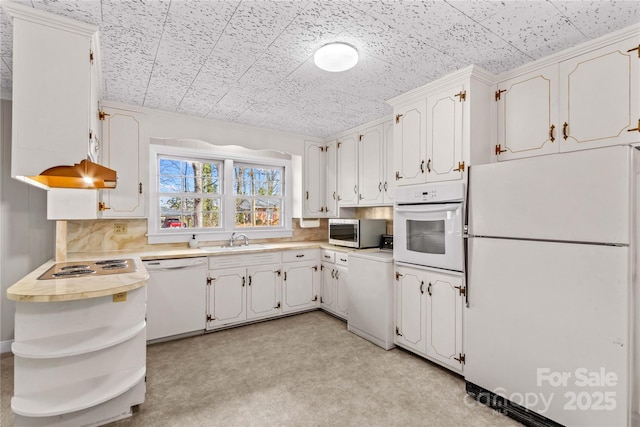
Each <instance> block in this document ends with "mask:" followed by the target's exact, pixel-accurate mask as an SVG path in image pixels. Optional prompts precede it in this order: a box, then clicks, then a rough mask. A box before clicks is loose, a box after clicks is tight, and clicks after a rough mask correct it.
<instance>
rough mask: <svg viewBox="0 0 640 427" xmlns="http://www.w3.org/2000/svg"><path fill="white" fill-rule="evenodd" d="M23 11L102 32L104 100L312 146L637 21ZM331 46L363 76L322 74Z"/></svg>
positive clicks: (5, 76)
mask: <svg viewBox="0 0 640 427" xmlns="http://www.w3.org/2000/svg"><path fill="white" fill-rule="evenodd" d="M16 3H21V4H25V5H28V6H32V7H35V8H37V9H42V10H46V11H49V12H52V13H55V14H59V15H64V16H68V17H71V18H74V19H76V20H78V21H83V22H88V23H93V24H96V25H98V26H99V27H100V44H101V46H100V48H101V55H102V58H101V63H102V71H103V90H104V99H106V100H112V101H119V102H124V103H128V104H135V105H142V106H145V107H150V108H156V109H161V110H167V111H174V112H179V113H184V114H188V115H193V116H199V117H207V118H214V119H221V120H225V121H232V122H237V123H243V124H249V125H255V126H262V127H268V128H275V129H280V130H285V131H292V132H298V133H302V134H307V135H315V136H327V135H331V134H335V133H337V132H340V131H342V130H345V129H348V128H351V127H354V126H357V125H360V124H362V123H365V122H367V121H370V120H374V119H377V118H379V117H382V116H384V115H387V114H391V107H390V106H389V105H388V104H387V103H386V102H385V101H386V100H387V99H389V98H391V97H394V96H396V95H399V94H401V93H403V92H406V91H408V90H410V89H413V88H415V87H418V86H422V85H424V84H426V83H428V82H430V81H432V80H434V79H437V78H438V77H441V76H444V75H446V74H448V73H450V72H452V71H455V70H457V69H460V68H463V67H465V66H467V65H469V64H472V63H473V64H478V65H480V66H481V67H483V68H485V69H487V70H489V71H492V72H495V73H499V72H502V71H506V70H509V69H511V68H514V67H516V66H518V65H522V64H524V63H527V62H530V61H532V60H534V59H537V58H541V57H543V56H546V55H549V54H552V53H554V52H557V51H560V50H562V49H565V48H568V47H571V46H574V45H576V44H578V43H581V42H584V41H587V40H590V39H593V38H596V37H598V36H601V35H604V34H607V33H610V32H612V31H614V30H617V29H620V28H624V27H626V26H629V25H631V24H634V23H638V22H640V1H402V2H401V1H316V2H314V1H300V0H297V1H202V0H201V1H194V0H188V1H186V0H139V1H132V0H57V1H56V0H20V1H16ZM0 22H1V24H2V25H1V29H2V39H1V45H0V49H1V52H0V54H1V60H2V61H1V66H2V92H3V97H5V98H6V97H9V96H10V90H11V68H12V47H11V24H10V22H9V21H8V19H7V17H6V15H5V14H4V13H2V16H1V21H0ZM331 41H343V42H347V43H350V44H352V45H353V46H355V47H356V48H357V49H358V51H359V53H360V62H359V63H358V65H357V66H356V67H355V68H354V69H351V70H349V71H346V72H343V73H328V72H325V71H322V70H319V69H317V68H316V67H315V66H314V64H313V53H314V51H315V50H316V49H317V48H319V47H320V46H322V45H324V44H326V43H328V42H331Z"/></svg>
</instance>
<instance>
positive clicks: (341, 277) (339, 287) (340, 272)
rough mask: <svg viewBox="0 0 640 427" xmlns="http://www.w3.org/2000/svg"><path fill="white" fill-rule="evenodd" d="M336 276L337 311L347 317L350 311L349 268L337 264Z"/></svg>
mask: <svg viewBox="0 0 640 427" xmlns="http://www.w3.org/2000/svg"><path fill="white" fill-rule="evenodd" d="M334 276H335V279H336V287H335V289H336V305H335V307H336V311H337V312H338V315H339V316H341V317H343V318H345V319H346V318H347V314H348V313H349V288H348V283H349V270H348V268H347V267H342V266H337V267H336V272H335V274H334Z"/></svg>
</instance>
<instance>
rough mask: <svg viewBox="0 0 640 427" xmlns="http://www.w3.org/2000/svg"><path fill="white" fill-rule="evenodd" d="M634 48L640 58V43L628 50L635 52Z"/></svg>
mask: <svg viewBox="0 0 640 427" xmlns="http://www.w3.org/2000/svg"><path fill="white" fill-rule="evenodd" d="M634 50H637V51H638V58H640V44H639V45H638V46H636V47H634V48H633V49H629V50H628V51H627V52H633V51H634Z"/></svg>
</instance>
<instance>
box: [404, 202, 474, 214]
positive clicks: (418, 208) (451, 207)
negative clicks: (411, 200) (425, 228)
mask: <svg viewBox="0 0 640 427" xmlns="http://www.w3.org/2000/svg"><path fill="white" fill-rule="evenodd" d="M461 207H462V205H461V204H460V203H453V204H448V205H428V204H424V205H412V206H396V207H395V211H396V212H411V213H428V212H448V211H455V210H458V209H460V208H461Z"/></svg>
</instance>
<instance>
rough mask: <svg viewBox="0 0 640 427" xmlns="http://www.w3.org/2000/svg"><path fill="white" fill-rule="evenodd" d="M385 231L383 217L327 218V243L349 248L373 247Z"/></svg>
mask: <svg viewBox="0 0 640 427" xmlns="http://www.w3.org/2000/svg"><path fill="white" fill-rule="evenodd" d="M386 232H387V220H385V219H336V218H329V243H330V244H332V245H338V246H347V247H349V248H357V249H361V248H375V247H377V246H379V245H380V237H381V236H382V235H383V234H386Z"/></svg>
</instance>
